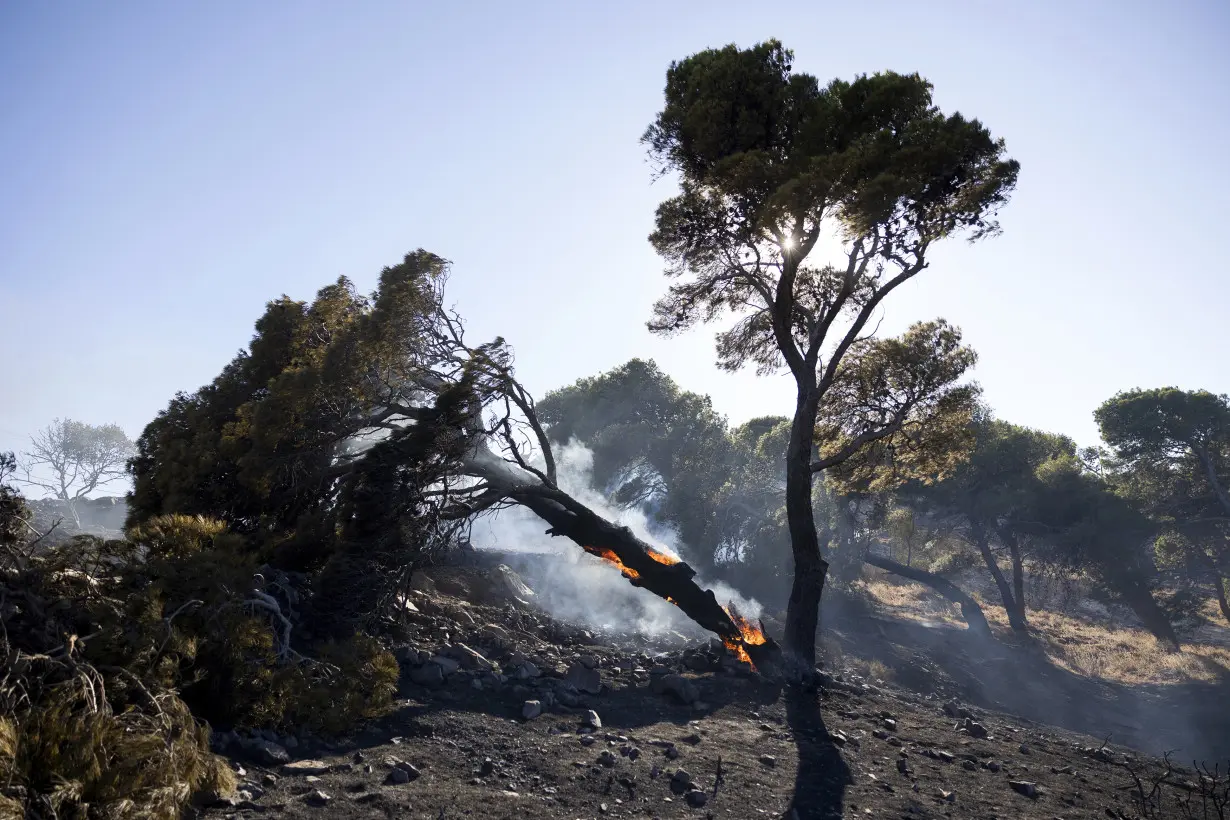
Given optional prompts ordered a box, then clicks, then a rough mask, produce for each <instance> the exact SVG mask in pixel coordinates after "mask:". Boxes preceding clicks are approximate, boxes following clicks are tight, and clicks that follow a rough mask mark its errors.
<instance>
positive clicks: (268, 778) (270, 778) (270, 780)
mask: <svg viewBox="0 0 1230 820" xmlns="http://www.w3.org/2000/svg"><path fill="white" fill-rule="evenodd" d="M277 782H278V776H277V775H276V774H267V775H265V776H264V777H262V778H261V783H264V784H265V785H266V786H273V785H275V784H277Z"/></svg>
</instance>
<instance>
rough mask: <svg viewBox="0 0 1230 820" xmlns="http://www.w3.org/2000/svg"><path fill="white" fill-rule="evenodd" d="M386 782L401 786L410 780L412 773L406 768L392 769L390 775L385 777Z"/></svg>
mask: <svg viewBox="0 0 1230 820" xmlns="http://www.w3.org/2000/svg"><path fill="white" fill-rule="evenodd" d="M384 782H385V784H387V785H389V786H401V785H404V784H406V783H409V782H410V773H409V772H407V771H406V770H405V769H390V770H389V774H388V777H386V778H385V779H384Z"/></svg>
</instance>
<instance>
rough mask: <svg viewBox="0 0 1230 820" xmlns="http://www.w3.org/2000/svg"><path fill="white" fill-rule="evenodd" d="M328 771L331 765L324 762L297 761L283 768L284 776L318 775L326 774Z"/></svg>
mask: <svg viewBox="0 0 1230 820" xmlns="http://www.w3.org/2000/svg"><path fill="white" fill-rule="evenodd" d="M328 771H329V764H328V763H325V762H324V761H323V760H296V761H295V762H294V763H287V764H286V765H285V766H283V767H282V774H290V775H295V774H298V775H309V774H311V775H317V774H326V773H327V772H328Z"/></svg>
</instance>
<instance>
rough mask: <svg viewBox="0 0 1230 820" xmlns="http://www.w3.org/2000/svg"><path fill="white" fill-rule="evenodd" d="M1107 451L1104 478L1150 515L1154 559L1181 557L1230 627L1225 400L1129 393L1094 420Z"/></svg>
mask: <svg viewBox="0 0 1230 820" xmlns="http://www.w3.org/2000/svg"><path fill="white" fill-rule="evenodd" d="M1094 416H1095V418H1096V419H1097V422H1098V426H1099V428H1100V430H1101V433H1102V438H1103V440H1104V441H1105V442H1106V443H1107V444H1108V445H1109V446H1110V447H1111V448H1112V451H1113V458H1112V459H1111V461H1110V465H1109V466H1110V470H1109V478H1110V480H1111V481H1112V482H1113V483H1114V485H1115V486H1116V488H1117V489H1118V491H1119V493H1120V495H1122V496H1123V497H1124V498H1126V499H1128V500H1130V501H1131V503H1132V504H1133V505H1135V507H1136V508H1137V509H1139V510H1141V511H1142V512H1143V513H1144V514H1146V515H1148V516H1149V517H1150V518H1151V519H1152V520H1153V521H1154V522H1155V523H1156V525H1157V527H1158V529H1159V531H1160V533H1161V537H1160V538H1159V540H1158V542H1157V550H1158V552H1159V557H1161V558H1163V559H1170V560H1173V558H1174V557H1175V556H1177V555H1181V556H1182V559H1183V563H1184V564H1185V565H1186V567H1185V568H1186V570H1187V574H1188V575H1189V576H1190V577H1193V578H1197V579H1205V580H1207V581H1209V582H1211V584H1212V587H1213V590H1214V594H1215V596H1216V598H1217V602H1218V605H1219V607H1220V608H1221V611H1222V614H1223V616H1224V617H1225V618H1226V619H1227V620H1230V599H1228V598H1227V593H1226V579H1227V578H1230V496H1228V495H1227V490H1226V488H1227V486H1230V399H1228V398H1227V397H1226V396H1219V395H1216V394H1213V393H1209V392H1207V391H1204V390H1195V391H1182V390H1179V389H1177V388H1173V387H1167V388H1161V389H1155V390H1139V389H1138V390H1130V391H1126V392H1123V393H1119V394H1117V395H1115V396H1113V397H1112V398H1110V399H1108V400H1107V401H1106V402H1104V403H1103V404H1102V406H1101V407H1099V408H1098V410H1097V412H1096V413H1095V414H1094Z"/></svg>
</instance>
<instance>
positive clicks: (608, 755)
mask: <svg viewBox="0 0 1230 820" xmlns="http://www.w3.org/2000/svg"><path fill="white" fill-rule="evenodd" d="M598 762H599V763H601V764H602V765H603V766H614V765H615V762H616V761H615V755H614V753H612V752H611V750H610V749H603V750H602V754H600V755H598Z"/></svg>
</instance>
